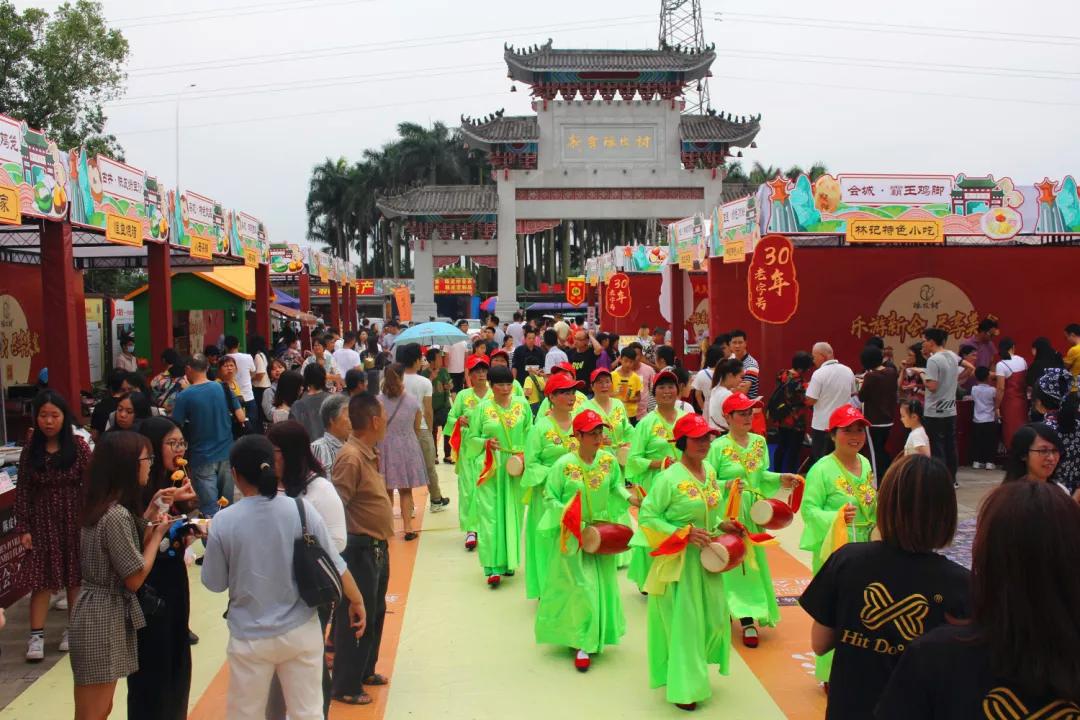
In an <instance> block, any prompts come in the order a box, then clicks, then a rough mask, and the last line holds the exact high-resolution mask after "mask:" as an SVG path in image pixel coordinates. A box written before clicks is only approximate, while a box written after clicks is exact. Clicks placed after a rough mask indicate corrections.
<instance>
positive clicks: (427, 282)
mask: <svg viewBox="0 0 1080 720" xmlns="http://www.w3.org/2000/svg"><path fill="white" fill-rule="evenodd" d="M437 238H438V232H437V231H436V232H434V233H432V235H431V237H430V238H428V239H427V240H421V239H420V238H415V239H414V243H413V245H414V247H413V277H414V278H416V279H415V280H414V281H413V284H414V285H415V289H414V290H413V303H412V317H413V322H415V323H423V322H427V321H428V320H429V319H430V318H433V317H436V316H437V315H438V314H439V311H438V308H437V307H436V306H435V252H434V248H433V245H434V244H435V242H436V239H437Z"/></svg>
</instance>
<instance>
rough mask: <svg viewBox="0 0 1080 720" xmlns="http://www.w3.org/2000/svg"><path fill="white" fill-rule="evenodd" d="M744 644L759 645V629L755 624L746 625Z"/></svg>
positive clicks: (743, 630) (754, 646) (749, 646)
mask: <svg viewBox="0 0 1080 720" xmlns="http://www.w3.org/2000/svg"><path fill="white" fill-rule="evenodd" d="M742 644H743V645H745V646H746V647H748V648H756V647H757V646H758V631H757V628H756V627H754V626H753V625H745V626H743V629H742Z"/></svg>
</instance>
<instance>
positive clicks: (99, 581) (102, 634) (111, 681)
mask: <svg viewBox="0 0 1080 720" xmlns="http://www.w3.org/2000/svg"><path fill="white" fill-rule="evenodd" d="M153 463H154V451H153V448H151V447H150V440H149V439H148V438H146V437H144V436H143V435H140V434H138V433H134V432H130V431H128V430H119V431H117V432H113V433H106V434H104V435H102V436H101V437H100V438H99V439H98V443H97V446H96V447H95V448H94V454H93V457H92V458H91V459H90V465H89V467H88V468H87V474H86V500H85V502H84V503H83V506H82V513H81V516H80V518H79V526H80V528H81V530H80V536H79V554H80V557H79V565H80V569H81V571H82V580H83V582H82V586H81V587H80V589H79V598H78V600H77V601H76V602H75V604H74V605H73V606H72V608H73V609H72V613H71V630H70V644H71V672H72V675H74V678H75V717H77V718H104V717H108V715H109V712H110V710H111V708H112V702H113V694H114V693H115V691H116V681H117V680H119V679H120V678H122V677H127V676H128V675H131V674H132V673H134V672H135V671H136V670H138V669H139V657H138V650H137V645H138V640H137V632H138V631H139V630H140V629H142V628H143V627H145V626H146V618H145V616H144V615H143V609H142V607H141V605H140V603H139V599H138V598H137V597H136V593H137V592H138V591H139V589H140V588H141V587H142V586H143V583H144V582H145V581H146V578H147V577H148V576H149V574H150V571H151V569H153V567H154V562H155V560H156V559H157V557H158V548H159V546H160V544H161V540H162V538H164V537H165V532H166V531H167V530H168V529H169V523H168V522H161V519H162V518H161V516H162V515H163V513H162V511H161V507H163V506H164V507H166V508H167V507H168V506H169V505H171V504H172V502H173V497H174V495H175V494H176V488H173V487H169V488H165V489H163V490H158V491H156V492H155V493H154V494H153V496H152V497H151V501H150V502H149V503H148V505H147V506H146V509H145V510H144V509H143V492H144V490H145V488H147V486H148V484H149V480H150V470H151V467H152V466H153ZM148 525H149V528H148ZM137 716H138V717H143V714H142V713H141V708H140V712H139V713H137Z"/></svg>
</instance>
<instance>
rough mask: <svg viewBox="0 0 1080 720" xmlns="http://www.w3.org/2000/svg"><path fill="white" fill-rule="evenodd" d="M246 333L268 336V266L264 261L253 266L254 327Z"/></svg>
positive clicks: (267, 337)
mask: <svg viewBox="0 0 1080 720" xmlns="http://www.w3.org/2000/svg"><path fill="white" fill-rule="evenodd" d="M248 334H249V335H262V336H263V337H264V338H266V339H267V340H269V338H270V266H269V265H267V264H266V263H259V264H258V265H256V266H255V328H254V330H252V331H249V332H248Z"/></svg>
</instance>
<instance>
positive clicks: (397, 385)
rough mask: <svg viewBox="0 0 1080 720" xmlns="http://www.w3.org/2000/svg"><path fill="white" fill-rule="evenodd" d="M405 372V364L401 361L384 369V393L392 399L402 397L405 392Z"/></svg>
mask: <svg viewBox="0 0 1080 720" xmlns="http://www.w3.org/2000/svg"><path fill="white" fill-rule="evenodd" d="M404 374H405V366H404V365H401V364H399V363H394V364H393V365H390V366H388V367H387V368H386V369H385V370H383V381H382V391H383V395H385V396H386V397H388V398H391V399H393V398H398V397H401V395H402V394H403V393H404V392H405V381H404V380H403V379H402V376H403V375H404Z"/></svg>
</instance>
